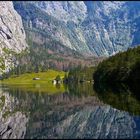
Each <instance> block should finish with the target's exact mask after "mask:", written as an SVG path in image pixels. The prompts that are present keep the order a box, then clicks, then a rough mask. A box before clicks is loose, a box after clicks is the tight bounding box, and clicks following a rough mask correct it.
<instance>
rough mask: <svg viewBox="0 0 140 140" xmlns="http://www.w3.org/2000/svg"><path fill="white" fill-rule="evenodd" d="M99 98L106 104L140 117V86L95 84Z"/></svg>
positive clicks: (134, 84)
mask: <svg viewBox="0 0 140 140" xmlns="http://www.w3.org/2000/svg"><path fill="white" fill-rule="evenodd" d="M94 90H95V91H96V93H97V96H98V98H99V99H100V100H102V101H103V102H104V103H105V104H109V105H111V106H112V107H114V108H116V109H119V110H123V111H127V112H129V113H131V114H134V115H140V84H139V83H133V84H131V85H125V84H122V83H118V84H117V83H116V84H115V83H100V84H94Z"/></svg>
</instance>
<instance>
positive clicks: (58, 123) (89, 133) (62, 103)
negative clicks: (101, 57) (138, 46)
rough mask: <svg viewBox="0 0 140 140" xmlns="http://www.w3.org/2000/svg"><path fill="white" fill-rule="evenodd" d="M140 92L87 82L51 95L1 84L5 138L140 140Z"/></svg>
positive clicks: (0, 116) (0, 122) (2, 134)
mask: <svg viewBox="0 0 140 140" xmlns="http://www.w3.org/2000/svg"><path fill="white" fill-rule="evenodd" d="M139 85H140V84H139ZM60 86H61V85H60ZM56 88H60V87H59V86H57V87H56ZM139 88H140V87H139V86H138V85H133V86H131V87H129V86H125V85H113V86H112V85H109V86H108V85H104V84H100V85H94V86H93V85H91V84H89V83H86V84H78V85H76V84H75V85H69V86H66V87H65V89H66V91H65V92H64V93H56V94H52V95H51V93H41V92H40V91H39V90H38V89H37V90H36V92H33V91H32V92H30V91H28V90H27V91H26V90H25V89H24V90H22V89H21V88H18V87H8V86H6V85H0V109H1V112H0V138H29V139H33V138H69V139H70V138H89V139H90V138H94V139H96V138H100V139H101V138H102V139H108V138H112V139H117V138H125V139H126V138H129V139H130V138H135V139H138V138H140V90H139Z"/></svg>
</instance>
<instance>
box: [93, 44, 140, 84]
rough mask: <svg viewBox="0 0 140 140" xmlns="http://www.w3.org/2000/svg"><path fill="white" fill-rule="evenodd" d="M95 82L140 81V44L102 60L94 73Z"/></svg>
mask: <svg viewBox="0 0 140 140" xmlns="http://www.w3.org/2000/svg"><path fill="white" fill-rule="evenodd" d="M94 80H95V82H99V81H109V82H112V81H115V82H120V81H121V82H129V83H132V82H136V81H140V46H139V47H137V48H133V49H128V50H127V51H126V52H123V53H118V54H116V55H115V56H112V57H110V58H108V59H107V60H104V61H103V62H101V63H100V64H99V65H98V67H97V70H96V71H95V73H94Z"/></svg>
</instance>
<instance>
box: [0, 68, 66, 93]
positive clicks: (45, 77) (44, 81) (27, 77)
mask: <svg viewBox="0 0 140 140" xmlns="http://www.w3.org/2000/svg"><path fill="white" fill-rule="evenodd" d="M57 75H60V77H61V79H63V78H64V75H65V72H63V71H55V70H48V71H46V72H39V73H26V74H22V75H20V76H17V75H14V76H11V77H10V78H8V79H4V80H2V81H1V84H5V85H8V86H9V87H13V88H20V89H22V90H25V91H32V92H47V93H56V92H64V91H65V88H64V86H63V85H59V86H58V85H57V86H56V85H53V84H52V80H53V79H55V78H56V76H57ZM33 78H40V79H39V80H33Z"/></svg>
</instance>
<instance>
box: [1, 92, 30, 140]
mask: <svg viewBox="0 0 140 140" xmlns="http://www.w3.org/2000/svg"><path fill="white" fill-rule="evenodd" d="M18 105H19V102H18V100H17V99H16V98H14V97H12V96H11V95H9V93H8V92H3V91H0V139H23V138H24V137H25V134H26V124H27V122H28V117H27V116H26V115H25V114H24V113H23V112H21V111H16V108H17V106H18Z"/></svg>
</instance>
